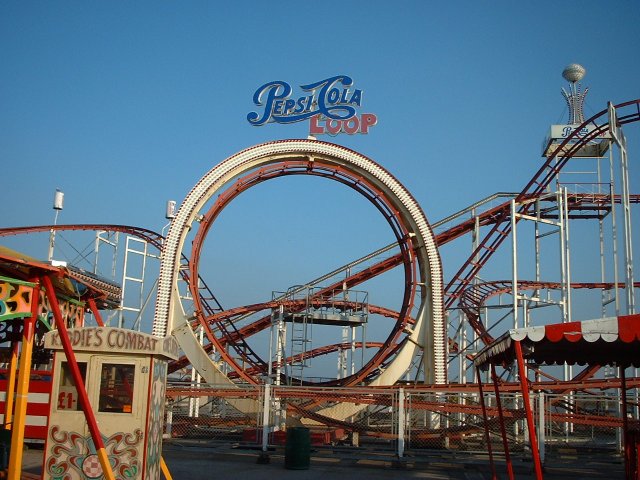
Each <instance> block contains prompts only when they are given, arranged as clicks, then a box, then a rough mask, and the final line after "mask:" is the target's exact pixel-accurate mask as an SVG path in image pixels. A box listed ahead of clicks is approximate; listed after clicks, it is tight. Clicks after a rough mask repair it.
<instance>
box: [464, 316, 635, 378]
mask: <svg viewBox="0 0 640 480" xmlns="http://www.w3.org/2000/svg"><path fill="white" fill-rule="evenodd" d="M514 341H519V342H521V345H522V348H523V354H524V356H525V358H527V359H530V360H532V361H533V362H534V363H536V364H539V365H542V364H562V363H567V364H570V365H572V364H578V365H587V364H588V365H617V366H630V365H633V366H636V367H640V315H626V316H620V317H612V318H602V319H597V320H585V321H583V322H568V323H556V324H552V325H544V326H540V327H528V328H516V329H513V330H509V331H508V332H506V333H505V334H504V335H502V336H501V337H500V338H498V339H497V340H495V341H494V342H493V343H491V344H490V345H487V346H486V347H485V348H483V349H482V350H481V351H480V352H479V353H478V354H477V355H476V357H475V358H474V365H475V366H476V367H482V366H483V365H485V364H487V363H488V362H491V363H494V364H495V363H511V362H512V361H513V359H514V358H515V352H514V348H513V342H514Z"/></svg>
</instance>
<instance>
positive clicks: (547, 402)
mask: <svg viewBox="0 0 640 480" xmlns="http://www.w3.org/2000/svg"><path fill="white" fill-rule="evenodd" d="M168 393H169V400H168V401H169V405H168V407H167V412H168V413H167V429H166V432H165V436H166V437H167V438H174V439H201V440H204V439H206V440H208V441H211V442H215V443H221V444H224V443H228V444H233V445H236V446H238V445H240V446H245V447H248V448H254V449H257V448H259V447H260V446H266V445H269V446H284V445H285V442H286V430H287V427H307V428H309V430H310V441H311V445H312V446H313V447H314V448H320V447H323V446H331V447H334V448H335V447H338V446H342V447H345V448H349V447H354V448H358V449H364V450H368V451H371V450H375V451H376V452H381V453H387V454H389V455H392V456H395V457H403V456H407V455H409V456H414V455H420V454H429V452H430V451H431V452H432V451H435V450H447V451H454V452H455V451H459V452H469V453H475V454H480V455H483V454H485V453H487V451H488V448H489V447H490V448H492V450H493V453H494V454H498V455H501V454H504V451H505V450H504V444H503V435H502V429H504V431H505V437H506V438H507V442H508V445H507V446H508V449H509V452H510V454H511V455H516V456H517V455H519V454H522V455H523V457H526V458H528V456H529V453H527V451H528V434H527V427H526V420H525V411H524V407H523V404H522V401H523V400H522V396H521V395H520V394H515V393H502V394H501V395H500V402H501V406H502V411H503V415H502V419H501V418H500V416H499V410H498V408H497V403H496V397H495V395H493V394H487V393H486V392H485V410H486V415H487V418H488V421H487V422H486V424H485V422H484V417H483V411H482V405H481V403H480V398H479V394H478V393H473V392H464V393H451V392H450V391H449V392H437V391H430V390H426V389H423V390H421V389H420V388H414V387H406V388H378V389H376V388H367V387H363V388H322V387H297V386H276V385H268V386H266V387H265V386H253V385H251V386H249V385H247V386H245V387H241V388H229V386H214V385H205V384H200V385H189V384H170V386H169V388H168ZM238 402H251V403H252V404H253V405H255V406H256V408H255V409H254V411H252V412H249V413H247V409H246V407H245V406H244V405H246V404H243V406H242V408H236V407H237V406H238V405H239V404H238ZM532 402H533V403H534V405H533V407H534V412H535V419H536V421H535V424H536V428H537V429H538V439H539V440H540V445H541V451H542V454H543V455H544V452H545V451H546V452H547V453H553V452H559V451H566V449H575V451H576V452H579V451H580V449H596V448H597V449H598V450H599V451H610V452H611V453H612V454H613V455H617V454H618V453H619V452H620V448H621V438H620V435H621V434H620V431H621V426H622V419H621V416H620V413H619V405H620V398H619V396H618V393H617V390H611V391H610V392H607V393H605V394H602V395H598V396H596V395H588V394H573V395H549V394H545V393H542V392H540V393H536V394H533V395H532ZM234 405H235V406H234ZM632 421H633V420H632ZM636 422H637V420H636ZM265 435H266V441H265V440H264V438H265V437H264V436H265ZM487 436H488V437H487ZM487 438H488V439H489V442H487Z"/></svg>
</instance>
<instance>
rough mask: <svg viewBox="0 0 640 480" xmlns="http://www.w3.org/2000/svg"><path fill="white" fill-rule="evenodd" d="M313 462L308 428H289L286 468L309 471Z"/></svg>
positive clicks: (285, 454)
mask: <svg viewBox="0 0 640 480" xmlns="http://www.w3.org/2000/svg"><path fill="white" fill-rule="evenodd" d="M310 461H311V434H310V433H309V429H308V428H307V427H288V428H287V441H286V443H285V446H284V466H285V468H288V469H289V470H308V469H309V464H310Z"/></svg>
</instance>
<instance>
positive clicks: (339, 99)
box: [247, 75, 378, 135]
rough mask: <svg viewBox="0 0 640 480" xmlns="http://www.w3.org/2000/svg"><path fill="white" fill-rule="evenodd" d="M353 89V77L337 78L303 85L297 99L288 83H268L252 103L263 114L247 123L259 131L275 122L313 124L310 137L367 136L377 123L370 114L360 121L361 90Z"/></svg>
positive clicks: (251, 114) (249, 115) (260, 89)
mask: <svg viewBox="0 0 640 480" xmlns="http://www.w3.org/2000/svg"><path fill="white" fill-rule="evenodd" d="M352 86H353V80H352V79H351V78H350V77H348V76H346V75H336V76H335V77H330V78H327V79H325V80H321V81H319V82H315V83H310V84H308V85H300V90H301V92H302V93H301V94H298V95H294V94H293V88H292V87H291V85H289V84H288V83H287V82H283V81H279V80H277V81H273V82H269V83H265V84H264V85H262V86H261V87H260V88H258V89H257V90H256V92H255V93H254V94H253V102H254V103H255V104H256V105H257V106H259V107H262V110H261V111H260V112H251V113H249V114H248V115H247V120H248V121H249V123H250V124H251V125H254V126H256V127H257V126H261V125H265V124H267V123H272V122H273V123H284V124H287V123H295V122H300V121H303V120H310V123H309V125H310V130H309V131H310V133H311V134H322V133H329V134H331V135H336V134H338V133H341V132H344V133H348V134H353V133H368V130H369V127H371V126H373V125H375V124H376V123H377V120H378V119H377V117H376V116H375V115H373V114H371V113H364V114H362V115H361V116H360V117H358V115H357V113H358V111H357V108H359V107H361V106H362V90H360V89H353V88H352Z"/></svg>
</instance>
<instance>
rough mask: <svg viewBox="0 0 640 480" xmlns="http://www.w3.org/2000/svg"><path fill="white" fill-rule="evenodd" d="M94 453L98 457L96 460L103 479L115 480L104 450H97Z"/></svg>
mask: <svg viewBox="0 0 640 480" xmlns="http://www.w3.org/2000/svg"><path fill="white" fill-rule="evenodd" d="M96 453H97V455H98V460H100V466H101V467H102V473H104V478H105V479H106V480H116V477H115V476H114V475H113V470H112V469H111V464H110V463H109V457H108V456H107V451H106V450H105V449H104V448H99V449H98V451H97V452H96Z"/></svg>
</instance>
